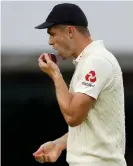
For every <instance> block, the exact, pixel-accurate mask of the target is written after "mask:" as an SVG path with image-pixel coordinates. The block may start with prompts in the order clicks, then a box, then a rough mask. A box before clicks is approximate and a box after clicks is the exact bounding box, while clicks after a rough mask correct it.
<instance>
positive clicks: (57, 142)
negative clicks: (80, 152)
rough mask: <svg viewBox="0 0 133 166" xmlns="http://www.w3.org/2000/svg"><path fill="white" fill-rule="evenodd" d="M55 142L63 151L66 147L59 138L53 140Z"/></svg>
mask: <svg viewBox="0 0 133 166" xmlns="http://www.w3.org/2000/svg"><path fill="white" fill-rule="evenodd" d="M53 143H54V144H55V145H56V147H57V148H58V149H60V150H61V151H63V150H64V149H66V145H65V144H64V143H62V142H59V141H57V140H55V141H53Z"/></svg>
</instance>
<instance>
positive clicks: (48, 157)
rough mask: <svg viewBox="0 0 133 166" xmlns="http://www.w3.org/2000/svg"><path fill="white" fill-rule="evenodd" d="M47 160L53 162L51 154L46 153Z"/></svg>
mask: <svg viewBox="0 0 133 166" xmlns="http://www.w3.org/2000/svg"><path fill="white" fill-rule="evenodd" d="M47 161H48V162H52V163H54V162H55V159H54V158H53V157H52V156H49V155H47Z"/></svg>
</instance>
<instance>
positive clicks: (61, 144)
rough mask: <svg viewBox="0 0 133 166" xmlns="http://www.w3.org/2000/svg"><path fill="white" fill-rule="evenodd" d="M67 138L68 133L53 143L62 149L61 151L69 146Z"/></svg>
mask: <svg viewBox="0 0 133 166" xmlns="http://www.w3.org/2000/svg"><path fill="white" fill-rule="evenodd" d="M67 138H68V133H66V134H65V135H63V136H62V137H60V138H58V139H56V140H54V141H53V142H54V143H55V144H56V145H57V146H59V147H60V148H61V150H64V149H66V146H67Z"/></svg>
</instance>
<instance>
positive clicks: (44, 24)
mask: <svg viewBox="0 0 133 166" xmlns="http://www.w3.org/2000/svg"><path fill="white" fill-rule="evenodd" d="M53 25H54V23H50V22H44V23H42V24H40V25H38V26H36V27H35V28H36V29H45V28H49V27H52V26H53Z"/></svg>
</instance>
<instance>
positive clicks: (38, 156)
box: [35, 155, 44, 163]
mask: <svg viewBox="0 0 133 166" xmlns="http://www.w3.org/2000/svg"><path fill="white" fill-rule="evenodd" d="M35 159H36V161H38V162H40V163H43V162H44V159H43V156H42V155H37V156H35Z"/></svg>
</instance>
